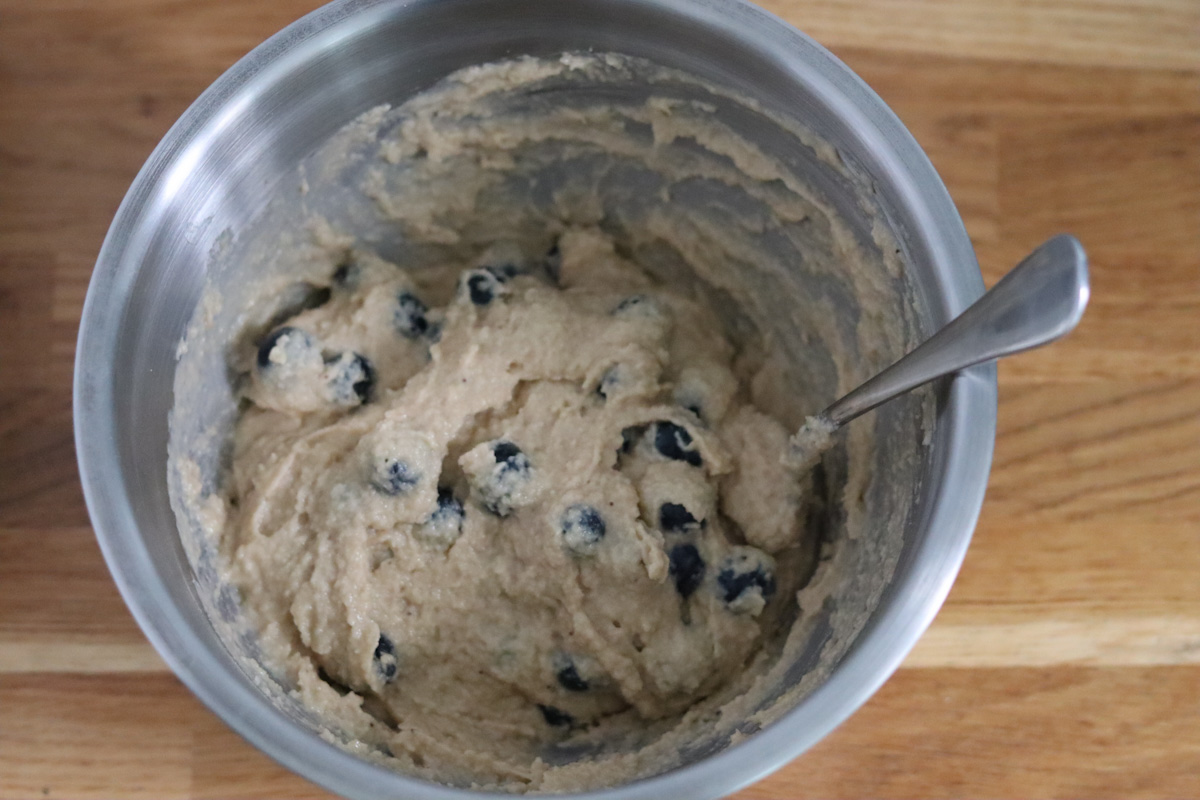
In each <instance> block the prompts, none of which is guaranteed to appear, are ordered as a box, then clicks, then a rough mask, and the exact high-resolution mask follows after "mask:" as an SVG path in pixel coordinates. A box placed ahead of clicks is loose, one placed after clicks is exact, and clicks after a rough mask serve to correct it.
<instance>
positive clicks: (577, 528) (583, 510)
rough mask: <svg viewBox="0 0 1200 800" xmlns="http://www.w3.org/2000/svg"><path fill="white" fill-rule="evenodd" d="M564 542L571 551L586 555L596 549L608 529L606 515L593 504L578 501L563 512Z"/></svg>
mask: <svg viewBox="0 0 1200 800" xmlns="http://www.w3.org/2000/svg"><path fill="white" fill-rule="evenodd" d="M560 528H561V531H562V537H563V543H564V544H565V545H566V546H567V549H569V550H570V551H571V552H573V553H576V554H578V555H586V554H588V553H590V552H592V551H593V550H595V549H596V545H597V544H599V543H600V540H601V539H603V538H604V534H605V532H606V530H607V528H606V526H605V524H604V517H602V516H600V512H599V511H597V510H596V509H595V508H593V507H592V506H588V505H584V504H582V503H576V504H575V505H572V506H568V507H567V510H566V511H564V512H563V515H562V521H561V523H560Z"/></svg>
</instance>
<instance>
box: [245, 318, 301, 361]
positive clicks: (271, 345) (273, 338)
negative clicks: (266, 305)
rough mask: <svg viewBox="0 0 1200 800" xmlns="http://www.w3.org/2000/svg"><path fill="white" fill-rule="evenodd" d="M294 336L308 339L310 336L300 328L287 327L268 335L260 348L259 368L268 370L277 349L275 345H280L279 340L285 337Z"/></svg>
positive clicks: (277, 329)
mask: <svg viewBox="0 0 1200 800" xmlns="http://www.w3.org/2000/svg"><path fill="white" fill-rule="evenodd" d="M290 334H294V335H297V336H303V337H304V338H305V339H307V338H308V334H307V333H305V332H304V331H302V330H300V329H299V328H290V327H287V326H286V325H285V326H284V327H282V328H276V329H275V330H273V331H271V332H270V333H269V334H267V338H265V339H263V340H262V344H260V345H259V346H258V359H257V360H258V368H259V369H266V368H267V367H269V366H271V351H272V350H274V349H275V345H277V344H279V340H280V339H282V338H283V337H284V336H288V335H290Z"/></svg>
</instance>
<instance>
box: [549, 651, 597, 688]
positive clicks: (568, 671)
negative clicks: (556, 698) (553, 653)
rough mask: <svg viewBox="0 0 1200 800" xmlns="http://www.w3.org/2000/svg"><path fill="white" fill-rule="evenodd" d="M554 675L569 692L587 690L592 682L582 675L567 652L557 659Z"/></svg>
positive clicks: (559, 683)
mask: <svg viewBox="0 0 1200 800" xmlns="http://www.w3.org/2000/svg"><path fill="white" fill-rule="evenodd" d="M554 677H555V678H556V679H557V680H558V685H559V686H561V687H563V688H564V689H566V690H567V691H568V692H586V691H587V690H588V689H590V688H591V684H589V683H588V682H587V681H585V680H584V679H583V678H582V677H580V675H579V670H578V668H576V666H575V662H574V660H572V658H571V657H570V656H569V655H566V654H565V653H564V654H562V655H560V656H559V657H558V658H556V659H555V673H554Z"/></svg>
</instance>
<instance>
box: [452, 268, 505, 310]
mask: <svg viewBox="0 0 1200 800" xmlns="http://www.w3.org/2000/svg"><path fill="white" fill-rule="evenodd" d="M503 282H504V278H502V277H498V276H496V275H495V274H493V273H492V272H491V271H489V270H486V269H473V270H469V271H467V272H464V273H463V277H462V283H461V286H462V287H463V289H465V291H466V294H467V297H469V298H470V299H471V302H472V303H474V304H475V305H477V306H486V305H487V304H489V303H491V302H492V301H493V300H495V299H496V295H497V294H499V293H500V284H501V283H503Z"/></svg>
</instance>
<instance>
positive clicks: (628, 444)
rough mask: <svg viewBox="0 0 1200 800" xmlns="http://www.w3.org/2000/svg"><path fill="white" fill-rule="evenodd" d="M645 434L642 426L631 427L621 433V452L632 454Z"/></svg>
mask: <svg viewBox="0 0 1200 800" xmlns="http://www.w3.org/2000/svg"><path fill="white" fill-rule="evenodd" d="M645 432H646V429H645V428H643V427H642V426H641V425H630V426H629V427H628V428H626V429H624V430H623V431H621V452H622V453H632V452H633V448H635V447H637V443H638V442H639V441H640V440H641V438H642V434H644V433H645Z"/></svg>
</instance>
